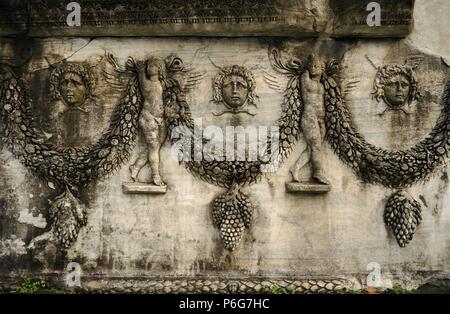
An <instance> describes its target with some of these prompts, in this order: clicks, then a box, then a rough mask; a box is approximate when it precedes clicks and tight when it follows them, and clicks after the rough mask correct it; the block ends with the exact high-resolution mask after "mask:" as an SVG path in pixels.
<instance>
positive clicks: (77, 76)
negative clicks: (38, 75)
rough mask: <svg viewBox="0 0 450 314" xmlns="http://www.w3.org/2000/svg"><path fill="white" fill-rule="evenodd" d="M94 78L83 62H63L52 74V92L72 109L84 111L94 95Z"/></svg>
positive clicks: (53, 95) (55, 97)
mask: <svg viewBox="0 0 450 314" xmlns="http://www.w3.org/2000/svg"><path fill="white" fill-rule="evenodd" d="M93 85H94V80H93V76H92V74H91V72H90V70H89V69H88V68H87V67H86V66H84V65H81V64H77V63H67V62H63V63H61V64H59V65H57V66H56V67H55V68H54V69H53V71H52V73H51V75H50V92H51V96H52V98H53V99H54V100H61V101H63V102H64V104H65V105H66V106H67V107H68V108H70V109H77V110H81V111H83V106H84V104H85V102H86V100H88V99H89V98H92V97H93V94H92V91H93Z"/></svg>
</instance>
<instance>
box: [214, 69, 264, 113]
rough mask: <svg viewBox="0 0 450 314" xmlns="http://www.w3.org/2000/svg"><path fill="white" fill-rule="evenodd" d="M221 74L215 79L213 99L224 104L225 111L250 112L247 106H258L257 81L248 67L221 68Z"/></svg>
mask: <svg viewBox="0 0 450 314" xmlns="http://www.w3.org/2000/svg"><path fill="white" fill-rule="evenodd" d="M220 70H221V71H220V72H219V74H217V76H216V77H215V79H214V81H213V101H214V102H215V103H216V104H218V105H220V104H222V105H224V106H225V107H226V108H227V110H225V111H222V112H221V113H219V114H215V115H222V114H224V113H247V114H251V115H254V114H252V113H250V112H249V111H247V110H245V107H247V106H248V105H252V106H255V107H257V105H256V98H258V96H257V95H256V92H255V87H256V82H255V79H254V77H253V74H252V73H251V72H250V71H249V70H247V68H245V67H243V66H239V65H232V66H228V67H223V68H220Z"/></svg>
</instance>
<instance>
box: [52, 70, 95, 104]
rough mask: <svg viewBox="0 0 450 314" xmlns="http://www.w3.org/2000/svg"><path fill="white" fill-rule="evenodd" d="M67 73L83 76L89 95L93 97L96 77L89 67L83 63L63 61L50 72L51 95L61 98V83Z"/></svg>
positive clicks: (54, 97)
mask: <svg viewBox="0 0 450 314" xmlns="http://www.w3.org/2000/svg"><path fill="white" fill-rule="evenodd" d="M66 73H75V74H77V75H79V76H80V77H81V79H82V80H83V84H84V86H85V87H86V94H87V97H93V88H94V77H93V75H92V73H91V71H90V70H89V68H88V67H87V66H85V65H83V64H79V63H72V62H62V63H60V64H58V65H57V66H55V67H54V68H53V70H52V72H51V74H50V95H51V96H52V98H53V99H59V98H61V94H60V92H59V83H60V80H61V78H62V76H63V75H64V74H66Z"/></svg>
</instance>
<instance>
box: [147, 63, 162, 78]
mask: <svg viewBox="0 0 450 314" xmlns="http://www.w3.org/2000/svg"><path fill="white" fill-rule="evenodd" d="M145 73H146V75H147V78H148V79H153V78H160V77H161V76H163V74H164V63H163V61H162V60H160V59H158V58H151V59H149V60H147V63H146V72H145Z"/></svg>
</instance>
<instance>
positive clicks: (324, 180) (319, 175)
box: [313, 173, 330, 185]
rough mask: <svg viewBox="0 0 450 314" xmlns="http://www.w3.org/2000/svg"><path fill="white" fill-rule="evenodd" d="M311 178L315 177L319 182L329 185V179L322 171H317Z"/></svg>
mask: <svg viewBox="0 0 450 314" xmlns="http://www.w3.org/2000/svg"><path fill="white" fill-rule="evenodd" d="M313 178H314V179H316V180H317V181H318V182H319V183H322V184H325V185H330V181H328V179H327V178H326V177H325V175H324V174H323V173H317V174H315V175H314V176H313Z"/></svg>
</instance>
